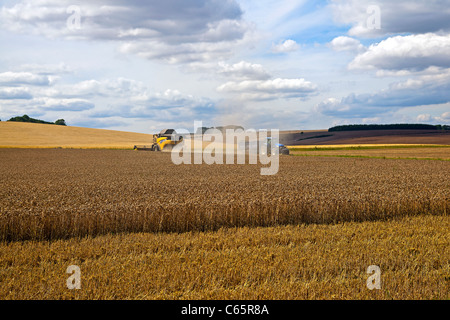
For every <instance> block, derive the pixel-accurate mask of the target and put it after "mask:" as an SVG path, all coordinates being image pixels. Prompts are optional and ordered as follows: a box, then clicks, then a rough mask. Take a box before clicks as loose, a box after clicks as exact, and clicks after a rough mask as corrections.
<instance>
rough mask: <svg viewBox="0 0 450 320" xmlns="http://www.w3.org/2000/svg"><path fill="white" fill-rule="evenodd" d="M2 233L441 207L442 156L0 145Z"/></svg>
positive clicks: (206, 226)
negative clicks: (267, 168) (257, 154)
mask: <svg viewBox="0 0 450 320" xmlns="http://www.w3.org/2000/svg"><path fill="white" fill-rule="evenodd" d="M0 163H1V164H2V166H1V167H0V176H1V180H0V240H1V241H16V240H53V239H65V238H71V237H84V236H96V235H100V234H114V233H124V232H125V233H128V232H180V233H181V232H187V231H212V230H218V229H219V228H222V227H244V226H245V227H257V226H279V225H289V224H301V223H334V222H343V221H373V220H380V219H390V218H394V217H401V216H407V215H418V214H433V215H448V210H449V205H450V183H449V180H448V172H450V170H449V169H450V163H448V162H446V161H408V160H383V159H342V158H320V157H313V158H310V157H307V158H303V157H281V158H280V170H279V173H278V174H277V175H274V176H261V175H260V166H259V165H206V164H203V165H180V166H176V165H174V164H172V163H171V160H170V154H168V153H166V154H165V153H150V152H136V151H128V150H122V151H120V150H67V149H58V150H57V149H48V150H31V149H20V150H18V149H2V150H0Z"/></svg>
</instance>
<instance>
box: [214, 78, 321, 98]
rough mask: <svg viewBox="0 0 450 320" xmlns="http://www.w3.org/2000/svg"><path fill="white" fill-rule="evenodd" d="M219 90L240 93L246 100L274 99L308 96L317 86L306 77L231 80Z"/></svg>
mask: <svg viewBox="0 0 450 320" xmlns="http://www.w3.org/2000/svg"><path fill="white" fill-rule="evenodd" d="M217 90H218V91H219V92H226V93H234V94H240V97H241V98H242V99H245V100H273V99H280V98H283V99H289V98H306V97H308V96H310V95H312V94H314V93H315V92H316V90H317V86H316V85H315V84H313V83H312V82H309V81H306V80H305V79H281V78H277V79H272V80H245V81H240V82H235V81H229V82H227V83H225V84H222V85H221V86H219V87H218V88H217Z"/></svg>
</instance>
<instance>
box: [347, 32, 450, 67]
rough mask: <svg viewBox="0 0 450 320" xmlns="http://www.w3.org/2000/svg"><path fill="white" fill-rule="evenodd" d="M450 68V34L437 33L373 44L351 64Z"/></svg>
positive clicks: (396, 37) (355, 65)
mask: <svg viewBox="0 0 450 320" xmlns="http://www.w3.org/2000/svg"><path fill="white" fill-rule="evenodd" d="M430 67H435V68H450V35H437V34H434V33H427V34H420V35H410V36H395V37H391V38H388V39H386V40H383V41H381V42H380V43H378V44H374V45H371V46H370V47H369V48H368V49H367V51H365V52H364V53H361V54H359V55H358V56H356V57H355V59H354V60H353V61H352V62H351V63H350V65H349V68H350V69H375V70H388V71H410V72H418V71H423V70H425V69H428V68H430Z"/></svg>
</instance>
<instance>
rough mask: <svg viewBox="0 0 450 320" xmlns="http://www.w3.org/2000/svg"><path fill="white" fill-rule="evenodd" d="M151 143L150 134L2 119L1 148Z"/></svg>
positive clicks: (95, 146)
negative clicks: (4, 120)
mask: <svg viewBox="0 0 450 320" xmlns="http://www.w3.org/2000/svg"><path fill="white" fill-rule="evenodd" d="M151 142H152V135H151V134H143V133H134V132H124V131H114V130H104V129H91V128H81V127H66V126H55V125H51V124H40V123H25V122H3V121H2V122H0V147H2V148H27V147H30V148H59V147H61V148H111V149H114V148H118V149H132V148H133V146H134V145H137V144H151Z"/></svg>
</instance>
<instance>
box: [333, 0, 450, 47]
mask: <svg viewBox="0 0 450 320" xmlns="http://www.w3.org/2000/svg"><path fill="white" fill-rule="evenodd" d="M373 5H376V6H377V7H378V8H379V10H380V23H381V24H380V27H379V28H373V26H372V25H371V22H372V17H373V14H374V12H373V11H371V10H368V9H369V8H370V6H373ZM330 8H331V9H332V10H333V15H334V19H335V21H337V22H338V23H341V24H344V25H351V28H350V30H349V32H348V34H349V35H351V36H356V37H367V38H373V37H383V36H385V35H394V34H406V33H409V34H420V33H429V32H439V31H450V19H449V18H448V17H449V16H450V7H449V5H448V1H447V0H433V1H422V0H398V1H391V0H377V1H376V2H374V1H372V0H332V2H331V4H330ZM368 20H369V21H368Z"/></svg>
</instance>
